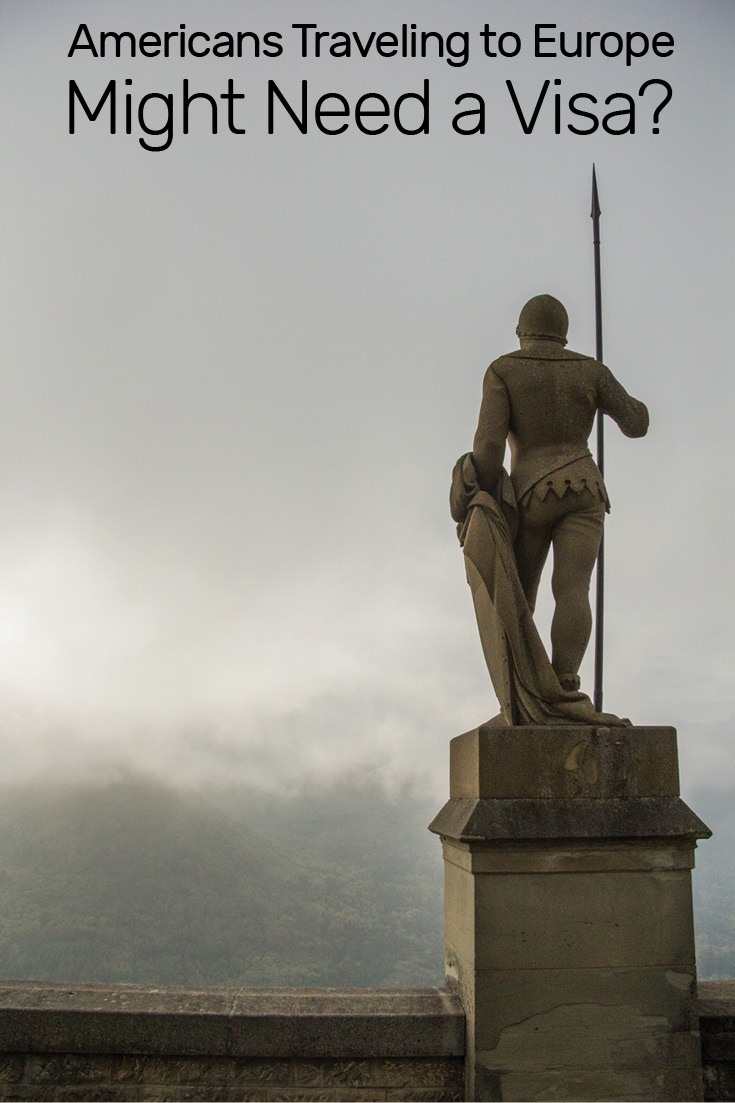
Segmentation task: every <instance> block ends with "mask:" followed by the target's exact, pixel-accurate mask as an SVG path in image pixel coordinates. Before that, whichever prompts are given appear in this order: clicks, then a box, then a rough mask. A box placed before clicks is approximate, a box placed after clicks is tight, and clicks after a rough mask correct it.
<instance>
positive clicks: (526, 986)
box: [475, 968, 697, 1049]
mask: <svg viewBox="0 0 735 1103" xmlns="http://www.w3.org/2000/svg"><path fill="white" fill-rule="evenodd" d="M693 987H694V975H693V973H691V972H689V973H675V972H673V971H671V970H669V969H666V968H656V969H640V968H638V969H610V970H597V969H549V970H544V972H543V974H541V972H540V970H537V969H528V970H515V969H499V970H490V969H487V970H485V969H483V970H478V971H477V973H476V974H475V1003H476V1013H477V1032H476V1037H477V1041H478V1045H479V1046H480V1048H482V1049H492V1048H494V1047H495V1046H497V1045H499V1044H500V1040H501V1036H502V1035H503V1034H504V1032H506V1031H513V1030H515V1029H516V1028H517V1026H518V1024H519V1023H522V1022H524V1021H526V1020H528V1021H531V1020H534V1028H533V1033H536V1030H535V1027H537V1026H539V1024H540V1020H542V1019H544V1018H545V1017H546V1016H549V1015H551V1014H553V1013H554V1012H555V1011H556V1009H558V1008H559V1007H578V1006H589V1007H591V1008H592V1009H593V1011H594V1010H595V1009H601V1010H607V1009H609V1010H610V1011H611V1014H612V1015H617V1014H618V1011H619V1009H620V1008H626V1009H630V1010H631V1011H633V1012H634V1013H635V1015H636V1016H637V1017H638V1018H639V1020H640V1022H641V1023H643V1021H644V1020H647V1021H648V1023H649V1026H650V1031H649V1030H647V1029H645V1030H643V1031H642V1039H643V1041H642V1044H643V1045H644V1047H646V1049H647V1047H648V1045H649V1041H650V1038H649V1034H650V1036H651V1037H654V1036H655V1035H657V1033H658V1031H659V1028H660V1027H661V1026H663V1025H664V1024H665V1025H666V1028H667V1029H668V1030H669V1031H671V1032H673V1033H677V1034H679V1033H686V1034H688V1033H689V1032H691V1031H696V1029H697V1017H696V1014H695V1013H694V1011H693V1009H692V1005H691V1003H690V1002H689V1001H688V1000H682V994H683V995H685V996H689V995H690V994H691V992H692V990H693ZM595 1013H596V1011H595ZM574 1029H575V1031H576V1027H575V1028H574ZM677 1044H678V1043H677ZM687 1044H688V1043H687Z"/></svg>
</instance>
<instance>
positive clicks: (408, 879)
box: [0, 777, 735, 986]
mask: <svg viewBox="0 0 735 1103" xmlns="http://www.w3.org/2000/svg"><path fill="white" fill-rule="evenodd" d="M692 803H693V806H694V807H695V809H696V811H697V812H699V813H700V814H701V815H702V817H703V818H704V819H705V820H706V821H707V822H709V823H710V825H711V826H712V827H713V828H714V829H715V838H714V839H713V840H710V841H707V842H704V843H703V844H702V845H701V847H700V849H699V850H698V852H697V865H698V869H697V873H696V875H695V918H696V930H697V941H698V956H699V972H700V977H702V978H704V979H707V978H727V977H735V877H734V876H733V867H732V853H733V842H734V841H735V813H734V812H733V809H732V807H731V802H730V801H729V800H727V799H726V798H724V797H721V798H719V799H714V798H713V799H711V800H709V801H706V802H705V801H704V798H702V799H700V800H698V801H693V802H692ZM436 811H437V807H436V804H435V802H432V801H428V800H426V799H420V798H419V797H417V796H416V795H411V794H404V795H403V796H401V797H400V798H395V799H390V798H388V797H386V796H385V794H384V792H383V790H382V789H381V787H380V786H379V785H378V784H377V782H375V781H374V780H370V779H367V780H365V779H363V780H357V779H355V778H351V779H349V780H345V781H343V783H342V784H341V785H337V786H333V787H331V788H324V789H311V790H309V791H304V792H301V793H299V794H295V795H290V796H288V795H278V796H275V795H269V794H266V793H262V792H257V791H254V790H252V789H249V788H248V787H247V786H243V785H239V786H238V785H233V786H230V787H220V788H219V789H216V790H215V789H209V790H207V791H203V792H199V793H192V792H181V791H177V790H175V789H172V788H169V787H167V786H165V785H163V784H161V783H159V782H156V781H152V780H145V779H141V778H135V777H131V778H127V779H123V780H117V781H113V782H109V783H106V784H96V785H92V784H88V785H82V784H77V785H44V786H40V785H39V786H36V787H33V788H30V787H29V788H24V789H15V790H7V791H5V792H0V888H1V889H2V891H1V893H0V977H4V978H16V979H39V980H43V979H46V980H68V981H74V980H79V981H82V980H84V981H88V980H96V981H118V982H125V981H127V982H138V983H150V984H232V985H289V986H291V985H295V986H311V985H334V986H349V985H376V986H401V985H416V986H419V985H425V984H441V983H442V980H443V968H442V965H443V952H442V923H443V903H442V900H443V896H442V861H441V848H440V845H439V841H438V839H436V837H435V836H432V835H430V834H429V833H428V832H427V830H426V825H427V823H428V822H429V821H430V820H431V818H432V817H433V815H434V814H435V812H436Z"/></svg>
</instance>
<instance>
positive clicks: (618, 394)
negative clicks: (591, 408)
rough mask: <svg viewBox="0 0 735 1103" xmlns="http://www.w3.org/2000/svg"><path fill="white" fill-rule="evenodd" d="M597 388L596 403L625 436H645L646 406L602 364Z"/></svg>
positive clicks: (646, 428) (646, 423) (646, 430)
mask: <svg viewBox="0 0 735 1103" xmlns="http://www.w3.org/2000/svg"><path fill="white" fill-rule="evenodd" d="M600 368H601V369H602V371H601V373H600V381H599V384H598V390H597V405H598V407H599V409H600V410H602V412H603V413H605V414H609V415H610V417H611V418H612V419H613V421H615V422H617V424H618V426H619V428H620V430H621V432H623V433H625V435H626V437H645V435H646V433H647V432H648V407H647V406H646V405H645V403H644V402H639V401H638V399H637V398H633V396H632V395H629V394H628V392H627V391H626V389H625V387H623V385H622V384H621V383H618V381H617V379H616V378H615V376H614V375H613V373H612V372H611V371H610V369H609V368H607V367H605V365H604V364H600Z"/></svg>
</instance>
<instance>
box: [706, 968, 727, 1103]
mask: <svg viewBox="0 0 735 1103" xmlns="http://www.w3.org/2000/svg"><path fill="white" fill-rule="evenodd" d="M698 997H699V998H698V1001H697V1004H698V1011H699V1030H700V1034H701V1038H702V1078H703V1080H704V1098H705V1099H707V1100H712V1101H714V1100H735V980H720V981H714V980H710V981H700V982H699V985H698Z"/></svg>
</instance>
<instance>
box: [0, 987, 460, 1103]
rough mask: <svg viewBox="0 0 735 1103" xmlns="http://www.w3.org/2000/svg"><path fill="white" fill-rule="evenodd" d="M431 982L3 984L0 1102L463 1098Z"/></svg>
mask: <svg viewBox="0 0 735 1103" xmlns="http://www.w3.org/2000/svg"><path fill="white" fill-rule="evenodd" d="M463 1055H464V1014H463V1011H462V1007H461V1005H460V1003H459V1000H458V999H457V998H456V997H455V996H452V995H450V994H449V993H447V992H446V991H444V990H442V989H438V988H430V989H387V990H376V989H288V988H280V989H279V988H275V989H237V988H203V989H191V988H146V987H143V986H139V985H103V984H96V985H91V984H90V985H80V984H68V985H64V984H43V983H33V982H16V983H5V984H3V985H0V1099H2V1100H113V1101H118V1100H136V1101H137V1100H243V1101H244V1100H263V1101H266V1100H335V1101H336V1100H401V1099H402V1100H461V1099H463V1098H464V1091H463V1082H464V1056H463Z"/></svg>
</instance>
